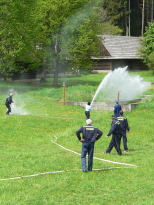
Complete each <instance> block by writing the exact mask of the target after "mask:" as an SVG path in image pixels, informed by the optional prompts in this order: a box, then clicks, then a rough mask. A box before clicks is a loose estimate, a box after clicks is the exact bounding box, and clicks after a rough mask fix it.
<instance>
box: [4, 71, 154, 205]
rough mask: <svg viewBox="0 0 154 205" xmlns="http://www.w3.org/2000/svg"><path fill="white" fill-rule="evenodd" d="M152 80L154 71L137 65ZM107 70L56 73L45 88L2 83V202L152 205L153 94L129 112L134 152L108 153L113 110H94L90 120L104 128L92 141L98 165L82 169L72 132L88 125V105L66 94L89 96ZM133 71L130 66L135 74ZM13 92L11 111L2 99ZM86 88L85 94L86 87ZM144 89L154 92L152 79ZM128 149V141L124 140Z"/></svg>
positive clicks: (18, 204) (86, 98) (19, 204)
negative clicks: (78, 103) (57, 76)
mask: <svg viewBox="0 0 154 205" xmlns="http://www.w3.org/2000/svg"><path fill="white" fill-rule="evenodd" d="M135 74H140V75H141V76H142V77H143V78H144V79H145V80H147V81H150V82H154V77H153V76H152V75H151V74H150V72H140V73H137V72H135ZM105 75H106V74H91V75H87V76H80V77H68V78H65V79H62V78H61V79H59V85H60V87H58V88H52V87H51V83H52V79H48V81H47V82H46V83H44V84H43V85H41V86H40V87H34V86H31V85H25V84H22V83H20V84H17V83H11V82H10V83H8V82H7V83H6V82H0V128H1V129H0V134H1V135H0V136H1V137H0V149H1V151H0V159H1V160H0V204H2V205H58V204H62V205H71V204H74V205H80V204H82V205H113V204H114V205H124V204H125V205H153V204H154V174H153V172H154V165H153V154H154V137H153V130H154V128H153V127H154V117H153V113H154V98H153V97H151V98H150V99H149V100H147V101H145V102H142V103H141V104H139V105H138V106H137V107H136V109H134V110H133V111H132V112H130V113H125V116H126V117H127V119H128V121H129V124H130V127H131V131H130V133H129V134H128V135H127V137H128V147H129V150H130V152H128V153H124V152H123V155H122V156H118V155H116V151H115V149H113V150H112V152H111V154H108V155H106V154H103V152H104V151H105V149H106V148H107V146H108V144H109V142H110V139H111V137H110V138H106V137H105V136H106V135H107V133H108V131H109V129H110V124H111V121H110V115H111V114H112V112H111V111H98V110H93V111H91V118H92V120H93V125H94V126H97V127H98V128H99V129H101V130H102V131H103V136H102V138H101V139H100V140H99V141H98V142H96V144H95V155H94V157H95V159H94V166H93V169H94V170H93V171H92V172H88V173H83V172H82V171H81V162H80V152H81V143H80V142H79V141H78V140H77V137H76V135H75V132H76V130H77V129H79V128H80V127H81V126H82V125H84V124H85V115H84V108H82V107H78V106H72V105H67V104H66V105H65V106H63V104H62V103H61V102H59V101H61V100H62V92H63V89H62V86H61V85H62V82H63V81H65V82H66V85H67V87H66V89H67V92H66V100H68V101H70V100H71V101H90V100H91V99H92V96H93V95H94V93H95V91H96V89H97V87H98V85H99V84H100V82H101V80H102V79H103V77H104V76H105ZM132 75H133V73H132ZM10 92H14V93H15V94H14V96H13V100H14V102H15V103H14V105H13V107H12V113H13V112H14V114H12V115H10V116H6V115H5V111H6V108H5V105H4V102H5V99H6V97H7V95H8V94H9V93H10ZM87 93H88V94H87ZM145 94H147V95H154V86H151V87H150V88H149V89H148V90H147V91H146V92H145ZM121 148H122V150H123V144H121Z"/></svg>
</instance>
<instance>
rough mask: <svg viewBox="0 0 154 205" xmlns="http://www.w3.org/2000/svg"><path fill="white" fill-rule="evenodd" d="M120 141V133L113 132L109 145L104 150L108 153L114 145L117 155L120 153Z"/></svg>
mask: <svg viewBox="0 0 154 205" xmlns="http://www.w3.org/2000/svg"><path fill="white" fill-rule="evenodd" d="M120 143H121V135H120V134H113V135H112V139H111V141H110V144H109V147H108V148H107V150H106V153H110V152H111V150H112V149H113V147H115V149H116V151H117V153H118V154H119V155H122V152H121V149H120Z"/></svg>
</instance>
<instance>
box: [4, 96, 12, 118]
mask: <svg viewBox="0 0 154 205" xmlns="http://www.w3.org/2000/svg"><path fill="white" fill-rule="evenodd" d="M12 96H13V93H10V95H9V96H8V98H6V101H5V105H6V107H7V112H6V114H7V115H9V114H10V112H11V103H13V100H12Z"/></svg>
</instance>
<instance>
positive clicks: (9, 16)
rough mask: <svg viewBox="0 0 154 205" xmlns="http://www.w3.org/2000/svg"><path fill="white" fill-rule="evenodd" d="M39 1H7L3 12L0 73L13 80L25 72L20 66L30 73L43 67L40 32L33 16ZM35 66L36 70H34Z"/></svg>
mask: <svg viewBox="0 0 154 205" xmlns="http://www.w3.org/2000/svg"><path fill="white" fill-rule="evenodd" d="M35 4H36V0H33V1H30V0H23V1H22V2H19V1H18V0H10V1H6V0H4V1H3V3H1V9H0V22H1V31H0V43H1V50H0V56H1V57H0V58H1V63H0V72H1V74H3V75H4V76H10V75H12V73H14V72H23V71H24V67H22V68H21V64H22V63H21V62H24V64H27V65H28V66H27V69H33V68H34V67H36V65H38V64H39V63H40V56H41V52H42V51H41V49H39V46H40V45H39V32H38V26H37V18H36V17H35V16H34V13H35V10H36V6H35ZM34 64H35V66H34Z"/></svg>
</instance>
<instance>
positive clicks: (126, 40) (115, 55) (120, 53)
mask: <svg viewBox="0 0 154 205" xmlns="http://www.w3.org/2000/svg"><path fill="white" fill-rule="evenodd" d="M98 37H100V38H102V44H103V46H104V47H105V49H106V50H107V51H108V53H109V54H110V56H105V57H102V58H103V59H142V58H141V57H140V56H139V55H137V54H138V53H139V51H138V49H139V47H140V46H141V45H140V39H141V38H142V37H130V36H113V35H98ZM99 59H100V58H99Z"/></svg>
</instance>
